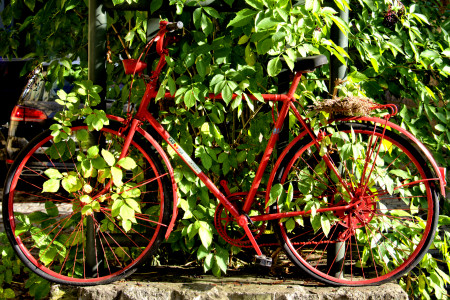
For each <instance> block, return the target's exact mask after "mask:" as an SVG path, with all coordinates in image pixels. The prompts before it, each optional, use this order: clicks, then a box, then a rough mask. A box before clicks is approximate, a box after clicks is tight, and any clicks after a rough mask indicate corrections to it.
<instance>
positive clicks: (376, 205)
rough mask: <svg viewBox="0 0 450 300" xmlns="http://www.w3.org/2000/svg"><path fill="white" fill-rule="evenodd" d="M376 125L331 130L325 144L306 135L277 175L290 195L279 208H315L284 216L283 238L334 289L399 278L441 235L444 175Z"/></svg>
mask: <svg viewBox="0 0 450 300" xmlns="http://www.w3.org/2000/svg"><path fill="white" fill-rule="evenodd" d="M376 125H378V126H374V125H371V124H364V123H346V124H340V125H339V126H335V127H330V128H328V129H327V130H326V135H325V136H324V137H323V138H322V140H321V142H320V147H317V146H316V145H315V144H314V143H313V142H312V140H311V139H310V138H309V137H306V138H304V139H302V140H300V141H299V142H298V143H297V145H295V146H294V147H293V148H292V149H291V150H290V151H289V153H288V154H287V155H286V156H285V157H284V158H283V161H282V163H281V164H280V167H279V170H278V171H277V173H276V175H275V182H278V183H280V184H282V185H283V186H284V189H285V190H286V191H288V192H287V193H286V194H284V195H281V196H280V198H279V200H278V202H277V204H276V205H275V206H272V207H271V209H272V211H276V212H289V211H295V210H297V211H308V213H307V214H305V215H303V216H296V217H290V218H284V219H281V220H280V221H279V222H277V223H276V225H275V231H276V234H277V235H278V237H279V239H280V241H282V246H283V247H284V249H285V251H286V253H287V255H288V257H289V258H290V259H291V260H292V261H293V262H294V264H296V265H297V266H299V267H300V268H302V269H303V270H304V271H305V272H307V273H308V274H309V275H311V276H313V277H314V278H316V279H318V280H321V281H323V282H325V283H327V284H332V285H350V286H358V285H373V284H381V283H384V282H387V281H390V280H393V279H396V278H398V277H399V276H401V275H402V274H404V273H405V272H407V271H409V270H411V269H412V268H413V267H414V266H415V265H416V264H417V263H418V262H419V261H420V259H421V258H422V257H423V256H424V255H425V253H426V251H427V249H428V247H429V245H430V243H431V241H432V238H433V236H434V233H435V230H436V225H437V218H438V203H437V196H436V192H435V188H434V185H435V183H436V182H435V180H436V178H434V176H433V175H432V172H431V171H430V168H429V167H428V166H427V164H426V162H425V160H424V159H423V158H422V156H421V155H420V153H418V151H417V150H416V149H415V148H414V147H413V146H412V145H411V144H410V143H409V142H408V141H407V140H405V139H404V138H402V137H401V136H400V135H398V134H396V133H394V132H390V131H389V130H385V129H384V128H383V127H382V125H380V124H376ZM325 153H327V156H328V157H329V159H330V160H331V161H332V162H333V164H334V165H335V166H336V172H337V173H338V174H336V173H335V172H333V171H332V170H330V169H329V168H328V167H327V166H326V164H325V161H324V160H323V159H322V156H321V155H324V154H325ZM289 190H291V191H289ZM344 206H346V207H347V208H345V209H342V207H344ZM321 209H323V211H322V210H321Z"/></svg>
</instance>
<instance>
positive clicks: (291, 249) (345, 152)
mask: <svg viewBox="0 0 450 300" xmlns="http://www.w3.org/2000/svg"><path fill="white" fill-rule="evenodd" d="M181 27H182V24H180V23H169V22H165V21H164V22H161V23H160V31H159V33H158V34H157V35H156V37H155V38H154V39H153V40H152V41H151V42H150V43H149V44H148V45H147V46H146V50H147V49H148V48H149V47H150V46H151V45H152V43H153V42H156V49H157V52H158V54H159V56H160V59H159V62H158V64H157V66H156V69H155V70H154V71H153V72H152V73H151V75H150V76H146V75H142V72H143V70H144V69H145V68H146V65H145V64H144V63H143V62H141V61H139V60H127V61H125V71H126V73H127V74H140V75H141V76H142V77H143V78H145V80H147V85H146V91H145V94H144V96H143V98H142V101H141V103H140V105H139V107H138V109H137V112H136V113H135V114H134V115H133V116H131V115H130V116H129V117H128V118H122V117H116V116H108V118H109V120H110V121H111V122H110V123H111V125H108V126H105V127H103V128H102V129H101V130H100V131H99V132H88V131H87V130H86V129H87V126H86V125H84V124H81V125H78V126H73V127H72V128H71V130H70V132H69V133H67V134H65V135H63V136H59V138H58V139H59V140H58V141H57V140H56V138H55V137H54V136H52V135H51V132H50V131H46V132H44V133H42V134H41V135H39V136H37V137H36V138H35V139H34V140H33V141H32V142H30V144H29V145H28V146H27V147H26V148H25V149H23V151H22V152H21V153H20V155H19V156H18V158H17V159H16V161H15V162H14V164H13V165H12V167H11V169H10V172H9V174H8V177H7V180H6V183H5V188H4V197H3V219H4V223H5V231H6V233H7V235H8V237H9V239H10V242H11V244H12V245H13V247H14V249H15V251H16V253H17V254H18V256H19V257H20V259H21V260H22V261H23V262H24V263H25V265H26V266H28V267H29V268H30V269H31V270H32V271H34V272H36V273H37V274H39V275H40V276H42V277H44V278H46V279H48V280H51V281H54V282H57V283H62V284H72V285H95V284H104V283H109V282H112V281H114V280H118V279H121V278H124V277H125V276H127V275H129V274H131V273H133V272H134V271H135V270H136V268H137V267H138V266H139V265H141V264H142V263H143V262H145V261H146V260H147V259H148V258H149V257H151V256H152V255H153V254H154V253H155V251H156V250H157V249H158V247H159V246H160V244H161V242H162V241H163V240H164V238H168V236H169V235H170V233H171V231H172V230H173V228H174V225H175V222H176V219H177V203H178V195H177V182H176V180H175V175H174V168H173V167H172V165H171V159H170V156H169V155H168V154H167V153H166V151H165V149H164V147H170V148H171V149H172V150H173V151H174V153H176V155H178V156H179V157H181V158H182V160H183V161H184V162H185V163H186V164H187V166H189V168H190V169H191V170H192V171H193V172H194V174H195V175H196V176H198V178H200V180H201V181H202V182H203V184H204V185H206V186H207V187H208V189H209V190H210V192H211V193H212V194H213V195H214V197H216V198H217V199H218V200H219V204H218V206H217V209H216V213H215V226H216V228H217V231H218V233H219V234H220V235H221V236H222V237H223V238H224V239H225V240H226V241H227V242H229V243H231V244H233V245H237V246H239V247H251V248H253V249H254V250H255V252H256V255H257V258H258V260H259V261H260V262H261V263H262V264H265V265H270V258H268V257H266V256H265V255H264V253H263V251H262V250H261V247H262V246H264V244H261V243H260V242H259V241H258V238H259V237H260V236H261V235H262V234H263V233H264V232H267V231H268V230H269V229H270V228H271V230H272V232H273V233H274V234H275V235H276V236H277V238H278V241H279V244H280V245H281V247H282V248H283V249H284V251H285V252H286V255H287V256H288V257H289V258H290V260H291V261H292V262H293V263H294V264H295V265H297V266H298V267H299V268H300V269H301V270H302V271H304V272H306V273H307V274H309V275H310V276H312V277H314V278H316V279H318V280H320V281H323V282H325V283H327V284H331V285H349V286H358V285H370V284H381V283H384V282H386V281H389V280H392V279H396V278H398V277H399V276H401V275H402V274H404V273H405V272H408V271H409V270H411V269H412V268H413V267H414V266H415V265H416V264H417V263H418V262H419V261H420V260H421V258H422V257H423V256H424V255H425V253H426V252H427V249H428V247H429V246H430V244H431V242H432V240H433V237H434V234H435V230H436V225H437V220H438V210H439V209H438V207H439V205H438V197H439V193H441V194H443V193H444V187H445V179H444V177H445V174H444V173H445V170H444V169H442V168H439V167H438V166H437V164H436V162H435V161H434V159H433V157H432V156H431V154H430V153H429V152H428V150H427V149H426V148H425V147H424V146H423V145H422V144H421V143H420V142H419V141H418V140H417V139H416V138H415V137H414V136H413V135H412V134H411V133H409V132H407V131H406V130H404V129H403V128H401V127H400V126H398V125H395V124H393V123H392V122H390V121H389V118H390V117H391V116H392V115H394V114H395V112H396V108H395V107H394V106H389V105H387V106H376V107H374V108H378V109H383V108H386V109H389V108H390V109H391V113H388V114H387V115H386V116H385V117H384V118H376V117H369V116H367V117H354V116H353V117H352V116H342V117H335V118H334V119H332V120H329V122H328V124H327V125H326V126H324V127H322V128H313V127H311V125H310V122H309V121H308V120H307V119H304V118H303V117H302V116H301V114H300V112H299V111H298V109H297V105H296V104H297V103H296V100H295V97H294V92H295V91H296V89H297V86H298V84H299V81H300V78H301V77H302V75H303V74H304V73H307V72H310V71H312V70H314V69H316V68H318V67H320V66H322V65H324V64H326V63H327V59H326V57H325V56H323V55H318V56H313V57H305V58H300V59H298V60H297V62H296V63H295V67H294V76H293V80H292V84H291V87H290V89H289V92H288V93H287V94H280V95H269V94H268V95H262V97H263V98H264V101H267V102H281V103H282V107H281V109H280V110H279V112H278V117H277V119H276V122H275V123H274V125H273V130H272V134H271V136H270V139H269V141H268V143H267V148H266V150H265V152H264V154H263V156H262V159H261V162H260V164H259V168H258V170H257V172H256V176H255V178H254V180H253V184H252V186H251V188H250V190H249V191H241V192H237V193H230V192H229V189H228V188H227V186H226V183H224V182H222V183H221V185H222V190H223V191H224V192H222V191H221V189H220V188H218V187H217V186H215V185H214V183H213V182H212V181H211V180H210V179H209V178H208V177H207V176H206V175H205V174H204V173H203V172H202V169H201V168H200V167H199V166H198V165H197V164H196V163H195V162H194V160H193V159H191V158H190V157H189V156H188V154H187V153H186V152H185V151H184V150H183V148H182V147H180V144H179V143H177V141H175V139H173V138H172V137H171V136H170V135H169V133H168V132H167V131H166V130H165V129H164V127H163V126H162V125H161V124H160V123H159V122H158V121H157V120H156V119H155V118H154V117H153V116H152V114H151V113H150V112H149V111H148V109H147V107H148V105H149V103H150V102H151V101H152V99H154V98H155V97H156V95H157V92H158V87H159V84H158V77H159V75H160V73H161V71H162V70H163V67H164V66H165V64H166V55H167V53H168V51H167V48H166V47H167V45H168V44H169V43H171V42H173V41H174V39H173V37H172V36H171V35H170V33H171V32H172V31H175V30H177V29H180V28H181ZM144 51H145V50H144ZM164 97H165V98H168V99H171V98H173V96H172V95H171V94H170V93H166V94H165V96H164ZM248 97H250V98H251V99H255V97H253V96H248ZM209 98H210V99H221V95H214V94H210V95H209ZM289 112H290V113H291V114H293V116H295V118H296V119H297V121H298V125H299V127H300V128H302V129H301V131H300V133H298V134H297V135H296V136H295V137H294V138H293V139H292V140H291V141H290V143H289V144H288V146H287V147H286V148H285V149H284V150H283V151H282V152H281V153H280V152H279V156H278V158H277V160H276V163H275V164H274V167H273V168H272V170H267V167H268V165H269V160H270V157H271V155H272V152H273V149H274V146H275V144H276V142H277V139H278V138H279V134H280V132H281V131H282V130H289V129H288V128H282V127H283V123H284V120H285V118H286V116H288V113H289ZM144 124H148V125H149V127H151V129H152V130H151V131H150V132H151V133H150V132H149V131H147V130H145V129H144V127H143V125H144ZM158 136H160V138H159V137H158ZM157 137H158V138H159V139H160V140H161V138H162V140H163V142H162V143H163V144H161V143H160V142H159V141H158V140H157ZM92 145H94V146H95V147H92ZM127 157H130V158H132V160H127ZM49 170H51V171H49ZM55 170H58V172H56V171H55ZM108 172H109V174H107V173H108ZM266 172H267V174H269V177H268V178H269V180H268V183H267V186H266V188H265V191H264V192H263V191H262V189H263V188H262V187H261V186H260V185H261V180H262V177H263V175H264V174H265V173H266ZM118 179H120V180H118ZM49 180H56V181H57V182H58V187H59V184H61V186H62V187H63V188H64V189H63V188H61V189H56V190H54V191H51V192H49V191H48V190H46V191H45V192H44V190H43V184H45V182H47V181H49ZM269 225H271V227H270V226H269Z"/></svg>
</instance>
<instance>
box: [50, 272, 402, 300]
mask: <svg viewBox="0 0 450 300" xmlns="http://www.w3.org/2000/svg"><path fill="white" fill-rule="evenodd" d="M159 271H160V272H159ZM159 271H158V269H156V270H155V269H152V272H149V273H147V274H143V273H141V274H138V275H137V276H133V277H132V278H131V279H130V281H121V282H116V283H113V284H109V285H100V286H91V287H70V286H63V285H54V286H53V287H52V290H51V296H50V299H52V300H56V299H83V300H91V299H92V300H93V299H95V300H111V299H117V300H119V299H120V300H134V299H136V300H138V299H139V300H142V299H158V300H160V299H184V300H191V299H192V300H193V299H195V300H203V299H205V300H206V299H236V300H237V299H239V300H241V299H242V300H247V299H249V300H250V299H251V300H266V299H267V300H272V299H273V300H275V299H276V300H285V299H286V300H288V299H289V300H291V299H292V300H293V299H308V300H313V299H314V300H316V299H317V300H322V299H327V300H332V299H339V300H344V299H354V300H366V299H367V300H369V299H370V300H378V299H379V300H381V299H383V300H387V299H395V300H403V299H404V300H407V299H408V296H407V294H406V293H405V292H404V291H403V289H402V288H401V287H400V286H399V285H398V284H396V283H388V284H384V285H381V286H367V287H358V288H354V287H338V288H336V287H329V286H324V285H321V284H320V283H317V282H312V281H310V280H309V281H306V280H302V279H294V278H287V279H282V280H280V279H277V278H275V277H270V276H264V277H261V276H259V275H255V274H248V273H241V272H230V274H228V275H227V276H226V277H222V278H216V277H214V276H212V275H201V276H199V275H195V272H194V273H192V272H188V273H186V272H185V269H179V268H174V267H170V268H168V270H167V268H165V269H159Z"/></svg>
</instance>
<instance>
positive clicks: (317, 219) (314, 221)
mask: <svg viewBox="0 0 450 300" xmlns="http://www.w3.org/2000/svg"><path fill="white" fill-rule="evenodd" d="M310 219H311V225H312V228H313V229H314V232H317V230H319V229H320V227H321V225H322V218H321V216H320V214H315V215H314V216H313V215H312V214H311V218H310Z"/></svg>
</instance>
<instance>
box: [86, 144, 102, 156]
mask: <svg viewBox="0 0 450 300" xmlns="http://www.w3.org/2000/svg"><path fill="white" fill-rule="evenodd" d="M99 151H100V150H99V148H98V146H92V147H90V148H89V149H88V150H87V157H89V158H95V157H96V156H97V155H98V153H99Z"/></svg>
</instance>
